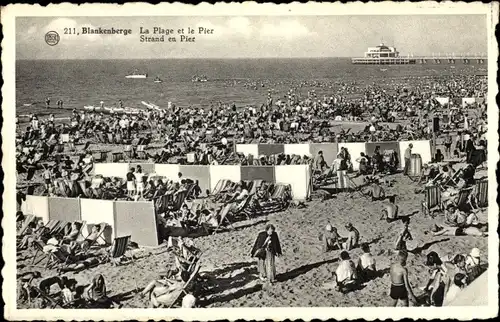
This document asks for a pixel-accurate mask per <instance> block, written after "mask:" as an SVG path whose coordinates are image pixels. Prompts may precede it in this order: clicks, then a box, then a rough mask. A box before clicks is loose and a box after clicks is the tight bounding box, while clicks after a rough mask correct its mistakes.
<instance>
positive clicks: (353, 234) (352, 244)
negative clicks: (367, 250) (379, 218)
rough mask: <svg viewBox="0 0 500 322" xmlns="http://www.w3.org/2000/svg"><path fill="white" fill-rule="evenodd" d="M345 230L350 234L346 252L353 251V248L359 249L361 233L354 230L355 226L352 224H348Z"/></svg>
mask: <svg viewBox="0 0 500 322" xmlns="http://www.w3.org/2000/svg"><path fill="white" fill-rule="evenodd" d="M345 228H346V229H347V231H348V232H349V233H348V234H347V241H346V242H345V247H344V249H345V250H351V249H353V248H356V247H358V246H359V245H358V244H359V231H358V230H357V229H356V228H354V226H353V225H352V224H351V223H347V224H346V225H345Z"/></svg>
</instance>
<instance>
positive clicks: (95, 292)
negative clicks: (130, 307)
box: [82, 274, 120, 308]
mask: <svg viewBox="0 0 500 322" xmlns="http://www.w3.org/2000/svg"><path fill="white" fill-rule="evenodd" d="M82 298H83V299H85V300H86V301H87V302H90V304H91V305H92V306H97V307H100V308H104V307H110V306H113V307H115V308H118V307H119V306H120V305H119V304H118V303H116V302H115V301H113V300H112V299H111V298H110V297H108V296H107V294H106V281H105V280H104V276H102V274H98V275H96V276H94V278H93V279H92V283H90V285H89V286H88V287H87V288H85V290H84V292H83V294H82Z"/></svg>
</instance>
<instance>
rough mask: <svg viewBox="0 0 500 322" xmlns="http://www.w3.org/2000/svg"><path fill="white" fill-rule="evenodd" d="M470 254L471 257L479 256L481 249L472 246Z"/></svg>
mask: <svg viewBox="0 0 500 322" xmlns="http://www.w3.org/2000/svg"><path fill="white" fill-rule="evenodd" d="M470 255H471V256H472V257H476V258H479V257H480V256H481V251H480V250H479V249H478V248H475V247H474V248H472V250H471V251H470Z"/></svg>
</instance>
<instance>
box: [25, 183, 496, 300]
mask: <svg viewBox="0 0 500 322" xmlns="http://www.w3.org/2000/svg"><path fill="white" fill-rule="evenodd" d="M391 177H393V179H395V180H394V185H393V186H392V187H385V189H386V194H387V195H392V194H396V195H397V199H396V200H397V204H398V205H399V207H400V213H401V215H406V214H409V213H411V212H413V211H415V210H420V208H421V202H422V201H423V194H415V193H414V190H415V188H416V184H415V183H413V182H412V181H411V180H410V179H408V178H407V177H403V176H402V175H401V174H396V175H393V176H391ZM386 202H387V201H375V202H372V201H371V200H369V199H367V198H364V197H361V196H360V194H359V193H357V192H352V193H339V194H337V195H334V196H333V198H332V199H330V200H326V201H324V202H321V201H312V202H310V203H307V208H306V209H293V208H291V209H289V210H286V211H284V212H280V213H274V214H271V215H268V216H263V217H258V218H255V219H252V220H247V221H242V222H238V223H235V224H234V229H230V230H229V231H222V232H219V233H217V234H215V235H210V236H204V237H199V238H196V239H195V240H194V242H195V245H196V246H197V247H199V248H200V249H201V250H202V251H203V252H204V253H203V256H202V267H201V273H202V276H205V277H206V280H207V281H206V283H205V285H204V288H205V289H206V290H207V292H205V294H204V297H202V298H200V299H199V302H198V303H199V305H200V306H202V307H243V306H247V307H260V306H274V307H278V306H304V305H305V306H386V305H388V304H389V301H390V298H389V297H388V295H387V292H388V289H389V285H390V280H389V276H388V274H387V272H388V268H389V266H390V263H391V261H392V260H393V258H394V253H393V251H392V250H393V249H394V246H393V244H394V239H395V236H396V234H397V233H399V231H400V230H401V227H402V224H401V223H399V222H394V223H391V224H389V223H386V222H385V221H381V220H379V218H380V214H381V210H382V208H383V206H384V204H385V203H386ZM479 217H480V218H479V219H480V221H481V222H482V223H485V222H486V221H487V212H486V211H484V212H481V213H480V215H479ZM442 218H443V216H437V217H436V218H435V219H431V218H429V217H423V215H422V213H421V212H420V213H418V214H416V215H414V216H412V217H411V224H410V230H411V233H412V234H413V237H414V240H413V241H410V242H409V243H408V248H409V250H410V251H412V252H413V253H410V256H409V259H408V264H407V267H408V271H409V277H410V283H411V284H412V286H413V287H414V288H415V289H416V288H417V287H418V286H423V285H424V284H425V283H426V281H427V278H428V270H427V268H426V267H425V266H424V261H425V255H426V254H427V253H428V252H430V251H436V252H437V253H438V254H439V255H441V256H445V255H451V256H453V255H456V254H460V253H461V254H464V253H465V254H467V253H468V252H469V251H470V249H471V248H473V247H477V248H479V249H480V251H481V254H482V260H483V262H485V263H486V262H487V260H488V258H487V248H488V244H487V238H484V237H483V238H480V237H470V236H464V237H443V236H439V237H431V236H430V235H426V234H424V232H425V231H428V230H429V227H430V226H431V224H432V223H434V222H439V221H440V220H442ZM328 221H330V222H331V223H332V224H333V225H334V226H336V227H338V229H339V233H340V235H341V236H345V235H346V234H347V231H346V230H345V228H343V227H344V225H345V224H346V223H347V222H351V223H353V225H354V226H355V227H356V228H357V229H358V230H359V231H360V234H361V242H368V243H370V247H371V251H372V254H373V255H374V256H375V259H376V261H377V269H378V270H379V271H381V272H383V274H384V275H383V276H382V277H379V278H376V279H375V280H372V281H370V282H368V283H366V284H365V285H363V286H362V289H360V290H356V291H354V292H351V293H348V294H346V295H344V294H341V293H339V292H337V291H334V290H325V289H322V286H323V284H324V283H326V282H330V281H331V280H332V274H333V273H334V272H335V269H336V267H337V265H338V264H337V263H338V261H339V258H338V256H339V251H331V252H328V253H323V252H322V250H321V243H320V241H319V239H318V236H319V234H320V233H321V232H322V231H323V229H324V226H325V225H326V223H327V222H328ZM266 223H272V224H274V225H275V226H276V227H277V233H278V235H279V238H280V241H281V244H282V248H283V251H284V255H283V256H282V257H280V258H278V259H277V264H276V266H277V272H278V277H277V278H278V283H276V284H274V285H266V284H264V285H263V284H262V282H261V281H260V280H259V279H258V275H257V267H256V261H255V260H254V259H252V258H251V257H250V250H251V247H252V245H253V242H254V239H255V236H256V235H257V234H258V232H259V231H261V230H263V229H264V227H265V225H266ZM100 251H104V250H102V249H101V250H100ZM134 254H135V257H137V259H136V261H135V262H133V263H131V264H129V265H127V266H118V267H115V266H113V265H111V264H109V263H107V264H101V265H99V266H97V267H94V268H90V269H87V270H84V271H82V272H80V273H76V274H75V273H67V274H65V275H66V276H68V277H69V278H75V279H76V280H77V281H78V282H79V284H80V285H86V284H88V283H89V281H90V280H91V279H92V277H93V276H95V275H96V274H103V276H104V277H105V279H106V282H107V285H108V286H107V287H108V294H109V295H110V296H112V297H113V298H114V299H116V300H119V301H120V302H121V303H122V304H123V305H124V307H131V308H133V307H147V306H148V301H147V300H146V299H143V298H141V297H140V296H137V293H136V292H137V291H138V290H140V289H142V288H143V287H145V285H146V284H147V283H148V282H149V281H150V280H152V279H155V278H156V277H157V272H159V271H161V270H164V269H166V268H167V267H170V266H171V265H172V264H173V257H172V256H171V255H170V254H169V252H168V251H167V250H166V245H162V246H160V247H158V248H155V249H144V248H141V249H139V250H136V251H134ZM350 254H351V258H353V259H355V260H356V259H357V257H358V256H359V255H361V250H360V249H355V250H353V251H351V252H350ZM32 255H33V253H32V252H30V251H23V252H21V254H19V255H18V272H19V273H23V272H27V271H34V270H37V271H40V272H41V273H42V276H44V277H48V276H53V275H56V272H55V271H54V270H52V271H48V270H44V269H39V268H33V267H29V266H27V265H28V264H29V263H30V262H31V256H32ZM35 282H36V281H35ZM416 292H417V294H418V290H416Z"/></svg>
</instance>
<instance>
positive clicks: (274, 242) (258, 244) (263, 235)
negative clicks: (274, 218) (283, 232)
mask: <svg viewBox="0 0 500 322" xmlns="http://www.w3.org/2000/svg"><path fill="white" fill-rule="evenodd" d="M266 239H267V232H265V231H261V232H260V233H259V235H258V236H257V239H256V240H255V244H254V245H253V248H252V252H251V254H250V256H252V257H254V256H255V252H256V251H257V250H258V249H259V248H262V246H263V245H264V243H265V242H266ZM269 247H270V250H271V254H273V255H274V256H280V255H282V253H281V245H280V241H279V239H278V234H277V233H276V232H273V233H272V234H271V244H270V245H269Z"/></svg>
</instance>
